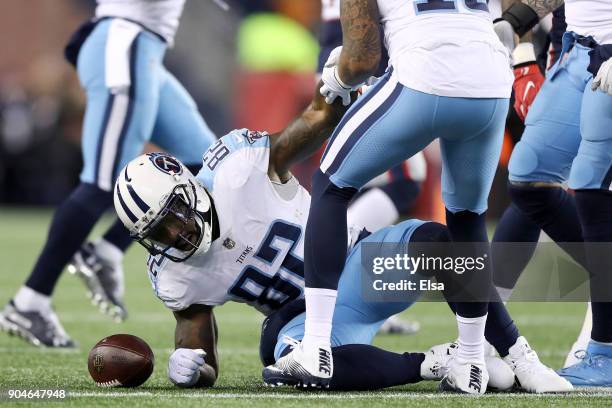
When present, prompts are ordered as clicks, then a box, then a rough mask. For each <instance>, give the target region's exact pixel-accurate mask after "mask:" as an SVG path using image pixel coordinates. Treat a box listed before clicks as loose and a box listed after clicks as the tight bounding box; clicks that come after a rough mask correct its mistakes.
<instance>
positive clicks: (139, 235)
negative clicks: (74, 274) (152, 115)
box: [114, 153, 214, 262]
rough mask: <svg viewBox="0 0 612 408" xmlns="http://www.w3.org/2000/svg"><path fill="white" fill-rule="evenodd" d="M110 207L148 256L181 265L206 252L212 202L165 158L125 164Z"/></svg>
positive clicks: (179, 165)
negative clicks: (157, 256)
mask: <svg viewBox="0 0 612 408" xmlns="http://www.w3.org/2000/svg"><path fill="white" fill-rule="evenodd" d="M114 203H115V211H116V212H117V215H118V216H119V219H121V221H122V222H123V224H124V225H125V227H126V228H127V229H128V230H129V231H130V235H131V236H132V237H133V238H134V239H135V240H137V241H138V242H139V243H140V244H141V245H143V246H144V247H145V248H146V249H147V250H148V251H149V253H151V254H152V255H162V256H165V257H167V258H169V259H170V260H172V261H174V262H183V261H185V260H187V259H188V258H189V257H191V256H193V255H194V254H196V253H204V252H206V251H208V248H209V247H210V243H211V239H212V224H213V216H214V210H213V209H212V205H211V198H210V196H209V195H208V193H207V192H206V190H205V189H204V187H202V186H201V185H200V183H199V182H198V181H197V179H196V178H195V177H194V176H193V174H191V172H190V171H189V170H188V169H187V167H185V166H184V165H183V164H182V163H181V162H180V161H179V160H177V159H176V158H175V157H172V156H170V155H169V154H166V153H148V154H143V155H141V156H139V157H137V158H136V159H134V160H132V161H131V162H129V163H128V164H127V166H125V167H124V168H123V170H122V171H121V173H119V176H118V177H117V181H116V182H115V189H114ZM168 231H174V232H176V234H175V235H176V236H172V235H171V234H169V233H168ZM170 241H172V242H170Z"/></svg>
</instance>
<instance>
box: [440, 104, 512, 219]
mask: <svg viewBox="0 0 612 408" xmlns="http://www.w3.org/2000/svg"><path fill="white" fill-rule="evenodd" d="M508 105H509V101H508V99H495V98H486V99H480V98H448V97H440V99H439V104H438V109H437V114H436V116H435V132H436V134H438V135H440V148H441V152H442V198H443V199H444V203H445V205H446V208H448V209H449V210H450V211H452V212H458V211H463V210H469V211H472V212H475V213H479V214H480V213H482V212H484V211H486V209H487V198H488V196H489V190H490V189H491V183H492V182H493V176H494V175H495V170H496V169H497V163H498V161H499V155H500V152H501V146H502V142H503V136H504V126H505V121H506V115H507V113H508Z"/></svg>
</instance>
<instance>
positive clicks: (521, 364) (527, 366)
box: [514, 347, 547, 373]
mask: <svg viewBox="0 0 612 408" xmlns="http://www.w3.org/2000/svg"><path fill="white" fill-rule="evenodd" d="M523 356H524V360H525V361H523V359H521V358H519V359H517V360H515V364H514V365H515V367H516V370H517V371H522V372H531V373H537V372H540V371H542V370H545V369H546V368H547V367H546V366H545V365H543V364H542V363H541V362H540V359H539V358H538V354H537V353H536V352H535V351H534V350H532V349H531V348H529V347H526V348H525V352H524V354H523Z"/></svg>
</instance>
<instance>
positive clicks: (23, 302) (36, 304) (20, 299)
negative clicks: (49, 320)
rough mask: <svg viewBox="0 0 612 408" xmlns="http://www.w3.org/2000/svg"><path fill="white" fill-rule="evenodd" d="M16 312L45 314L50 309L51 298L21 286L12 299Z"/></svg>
mask: <svg viewBox="0 0 612 408" xmlns="http://www.w3.org/2000/svg"><path fill="white" fill-rule="evenodd" d="M13 302H14V303H15V307H16V308H17V310H21V311H24V312H34V311H35V312H47V311H48V310H50V309H51V298H50V297H49V296H47V295H43V294H42V293H38V292H36V291H35V290H34V289H31V288H28V287H27V286H22V287H21V288H19V290H18V291H17V294H16V295H15V297H14V298H13Z"/></svg>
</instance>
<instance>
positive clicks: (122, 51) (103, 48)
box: [0, 0, 215, 347]
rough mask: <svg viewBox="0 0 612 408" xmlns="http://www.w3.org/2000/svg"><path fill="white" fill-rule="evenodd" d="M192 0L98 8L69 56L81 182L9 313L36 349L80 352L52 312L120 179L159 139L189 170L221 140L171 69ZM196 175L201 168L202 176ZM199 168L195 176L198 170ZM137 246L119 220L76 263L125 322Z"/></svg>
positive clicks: (108, 3)
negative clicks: (167, 62)
mask: <svg viewBox="0 0 612 408" xmlns="http://www.w3.org/2000/svg"><path fill="white" fill-rule="evenodd" d="M183 6H184V0H162V1H156V2H154V3H151V2H148V1H144V0H130V1H114V0H98V1H97V8H96V16H95V18H94V19H93V20H91V21H89V22H87V23H86V24H84V25H83V26H81V28H80V29H79V30H78V31H77V32H76V33H75V34H74V36H73V38H72V39H71V42H70V43H69V45H68V46H67V48H66V57H67V59H68V60H69V61H70V62H71V63H73V64H74V65H76V67H77V70H78V74H79V79H80V82H81V85H82V87H83V88H84V89H85V91H86V94H87V108H86V109H87V110H86V113H85V120H84V125H83V143H82V146H83V147H82V149H83V162H84V165H83V169H82V172H81V176H80V179H81V183H80V184H79V185H78V187H77V188H76V189H75V190H74V191H73V192H72V194H71V195H70V196H69V197H68V198H67V199H66V200H65V201H64V202H63V204H62V205H61V206H60V207H58V209H57V210H56V212H55V215H54V218H53V221H52V223H51V227H50V229H49V236H48V239H47V242H46V244H45V246H44V248H43V251H42V253H41V254H40V256H39V258H38V260H37V261H36V264H35V266H34V269H33V271H32V273H31V274H30V276H29V277H28V279H27V281H26V282H25V284H24V285H23V286H22V287H21V288H20V289H19V290H18V292H17V294H16V295H15V296H14V297H13V299H12V300H11V301H10V302H9V303H8V304H7V305H6V307H5V309H4V311H3V312H2V313H1V314H0V326H1V327H2V328H3V329H4V330H7V331H9V332H14V333H17V334H19V335H21V336H22V337H23V338H25V339H26V340H28V341H30V342H32V343H33V344H36V345H45V346H50V347H72V346H74V342H73V341H72V340H71V339H70V337H69V336H68V334H67V333H66V332H65V330H64V329H63V328H62V326H61V324H60V322H59V319H58V318H57V316H56V314H55V313H54V312H53V309H52V307H51V300H50V297H51V294H52V292H53V289H54V287H55V285H56V283H57V280H58V278H59V276H60V274H61V272H62V270H63V269H64V267H65V266H66V264H67V263H68V262H69V261H70V259H71V258H72V257H73V256H75V253H77V251H79V248H80V247H81V245H82V244H83V243H84V241H85V239H86V238H87V235H88V234H89V232H90V231H91V229H92V228H93V226H94V225H95V223H96V222H97V221H98V219H99V218H100V217H101V216H102V214H103V213H104V211H106V209H107V208H108V207H109V206H110V205H111V203H112V187H113V183H114V181H115V178H116V177H117V174H118V171H119V170H120V169H121V168H122V167H123V166H124V165H125V164H126V163H127V162H128V161H129V160H131V159H132V158H134V157H136V156H137V155H138V154H140V153H141V152H142V149H143V146H144V143H145V142H147V141H149V140H151V141H153V142H154V143H156V144H157V145H158V146H160V147H162V148H164V149H167V150H168V151H171V152H173V154H175V155H176V156H177V157H179V158H181V160H183V161H184V162H185V163H187V164H189V165H195V166H197V167H199V166H200V160H201V153H202V152H203V151H205V150H206V148H207V147H208V146H209V145H210V144H211V143H212V142H213V141H214V139H215V138H214V136H213V134H212V132H211V131H210V130H209V128H208V126H207V125H206V123H205V122H204V120H203V119H202V117H201V115H200V114H199V112H198V110H197V108H196V105H195V103H194V101H193V100H192V99H191V97H190V96H189V94H188V93H187V91H186V90H185V89H184V88H183V87H182V85H181V84H180V83H179V82H178V81H177V80H176V78H174V76H173V75H172V74H170V73H169V72H168V71H167V70H166V68H165V67H164V65H163V57H164V54H165V52H166V49H167V48H168V47H169V46H172V45H173V41H174V35H175V33H176V30H177V28H178V25H179V18H180V16H181V13H182V10H183ZM197 167H196V168H197ZM194 169H195V168H194ZM130 241H131V239H130V237H129V234H128V232H127V230H125V228H124V227H123V225H122V224H121V223H120V222H119V221H117V222H115V223H114V224H113V225H112V226H111V227H110V228H109V230H108V231H107V232H106V233H105V234H104V236H103V237H102V238H101V239H99V240H98V241H96V242H95V243H89V244H86V245H85V246H84V247H82V248H81V250H80V251H79V252H78V253H77V255H76V256H75V258H74V260H73V271H75V272H78V273H79V274H81V275H82V276H83V277H84V278H85V279H86V281H87V283H88V286H89V289H90V290H92V291H93V292H94V296H97V298H96V300H97V301H98V302H100V301H102V300H104V301H106V302H110V303H112V304H113V306H114V308H113V312H114V314H115V316H117V317H118V318H120V319H121V318H124V317H125V315H126V311H125V309H124V307H123V305H122V296H123V283H122V279H123V276H122V274H123V272H122V270H121V259H122V256H123V251H124V250H125V249H126V248H127V247H128V245H129V243H130Z"/></svg>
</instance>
